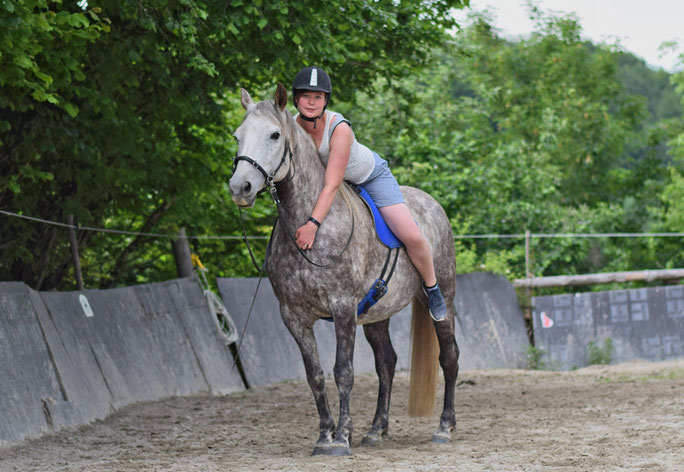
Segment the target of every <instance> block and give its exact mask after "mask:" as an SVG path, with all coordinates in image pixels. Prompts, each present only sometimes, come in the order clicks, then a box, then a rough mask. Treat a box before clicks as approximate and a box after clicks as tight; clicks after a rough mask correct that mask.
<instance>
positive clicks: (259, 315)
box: [218, 273, 529, 386]
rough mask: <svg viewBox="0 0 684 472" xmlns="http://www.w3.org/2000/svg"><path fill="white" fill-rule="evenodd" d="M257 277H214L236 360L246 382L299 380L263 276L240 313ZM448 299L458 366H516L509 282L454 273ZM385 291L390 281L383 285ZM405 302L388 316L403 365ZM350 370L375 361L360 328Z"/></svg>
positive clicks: (321, 339)
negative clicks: (236, 340) (238, 340)
mask: <svg viewBox="0 0 684 472" xmlns="http://www.w3.org/2000/svg"><path fill="white" fill-rule="evenodd" d="M257 284H258V279H256V278H245V279H218V287H219V291H220V292H221V296H222V298H223V301H224V303H225V304H226V307H227V308H228V311H229V312H230V314H231V316H232V317H233V319H234V320H235V322H236V324H237V325H238V330H239V331H240V332H241V333H242V331H243V330H244V329H245V326H246V331H245V336H244V339H243V341H242V346H241V347H240V353H239V355H240V360H241V361H242V364H243V366H244V368H245V375H246V378H247V382H248V384H249V385H250V386H254V385H265V384H270V383H274V382H280V381H283V380H290V379H303V378H305V373H304V366H303V363H302V360H301V355H300V353H299V348H298V347H297V344H296V343H295V342H294V339H292V336H291V335H290V333H289V332H288V330H287V328H286V327H285V325H284V323H283V322H282V320H281V318H280V311H279V310H280V308H279V304H278V300H277V299H276V297H275V295H274V294H273V289H272V288H271V284H270V282H269V281H268V279H263V280H262V281H261V285H260V287H259V292H258V296H257V298H256V301H255V304H254V308H253V310H252V315H251V319H250V320H249V322H247V314H248V312H249V307H250V305H251V303H252V298H253V297H254V294H255V292H256V289H257ZM456 287H457V295H456V300H455V302H454V304H455V308H456V311H457V313H458V317H457V322H456V327H455V332H456V340H457V342H458V344H459V347H460V349H461V359H460V364H461V366H462V368H465V369H477V368H495V367H511V368H514V367H524V366H525V350H526V349H527V347H528V345H529V344H528V340H527V333H526V328H525V323H524V321H523V316H522V313H521V311H520V308H519V307H518V302H517V297H516V294H515V290H514V288H513V286H512V285H511V284H510V283H509V282H508V281H507V280H506V279H505V278H504V277H501V276H496V275H493V274H491V273H475V274H465V275H460V276H458V278H457V280H456ZM390 290H391V286H390ZM410 326H411V307H410V305H409V306H408V307H406V308H404V309H403V310H402V311H401V312H399V313H398V314H396V315H394V316H393V317H392V319H391V320H390V337H391V339H392V345H393V346H394V350H395V351H396V353H397V356H398V362H397V367H398V368H399V369H407V368H408V367H409V350H410ZM314 333H315V335H316V342H317V344H318V348H319V349H318V352H319V357H320V359H321V365H322V367H323V370H324V371H325V372H326V373H327V374H332V369H333V365H334V361H335V359H334V356H335V346H336V341H335V331H334V326H333V324H332V323H330V322H326V321H322V320H319V321H317V322H316V324H315V325H314ZM354 370H355V372H357V373H364V372H374V371H375V364H374V360H373V353H372V350H371V348H370V345H369V344H368V342H367V341H366V339H365V337H364V335H363V330H362V329H359V330H357V333H356V347H355V352H354Z"/></svg>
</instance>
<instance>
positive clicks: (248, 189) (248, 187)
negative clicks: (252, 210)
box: [242, 182, 252, 195]
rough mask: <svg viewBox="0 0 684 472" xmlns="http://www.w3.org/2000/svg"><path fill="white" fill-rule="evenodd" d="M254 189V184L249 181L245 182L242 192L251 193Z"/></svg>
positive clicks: (244, 193)
mask: <svg viewBox="0 0 684 472" xmlns="http://www.w3.org/2000/svg"><path fill="white" fill-rule="evenodd" d="M251 191H252V184H251V183H249V182H245V184H244V185H243V186H242V194H243V195H249V193H250V192H251Z"/></svg>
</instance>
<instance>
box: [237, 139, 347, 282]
mask: <svg viewBox="0 0 684 472" xmlns="http://www.w3.org/2000/svg"><path fill="white" fill-rule="evenodd" d="M288 154H289V155H290V164H291V168H292V169H293V173H292V175H291V176H290V177H289V178H288V179H287V180H286V182H289V181H290V180H292V179H293V178H294V176H295V170H294V169H295V166H294V160H293V159H292V149H291V148H290V144H289V142H288V141H285V148H284V149H283V155H282V157H281V158H280V163H279V164H278V167H276V169H275V170H274V171H273V172H272V173H270V174H269V173H268V172H266V169H264V168H263V167H262V166H261V164H259V163H258V162H257V161H255V160H254V159H252V158H251V157H249V156H238V155H237V153H236V156H235V157H234V158H233V173H235V168H236V167H237V164H238V162H240V161H246V162H248V163H249V164H250V165H251V166H252V167H254V168H255V169H256V170H258V171H259V172H260V173H261V175H263V176H264V179H266V183H265V185H264V188H262V189H261V190H259V193H261V192H263V191H264V190H266V187H268V193H269V194H271V198H272V199H273V201H274V202H275V204H276V209H277V210H278V218H276V221H275V223H273V229H274V230H275V226H276V224H278V220H279V219H280V220H283V221H284V220H285V218H284V217H283V212H282V211H281V204H280V198H279V197H278V190H277V189H276V186H275V182H274V181H273V179H274V178H275V176H276V174H277V173H278V171H279V170H280V168H281V167H282V166H283V164H284V163H285V159H286V158H287V156H288ZM287 173H288V175H289V174H290V170H289V169H288V171H287ZM349 209H350V211H351V215H352V227H351V231H350V233H349V239H347V242H346V244H345V245H344V248H342V251H340V253H339V254H338V255H337V256H335V257H334V258H333V260H332V261H330V262H329V263H328V264H318V263H316V262H314V261H312V260H311V259H309V257H308V256H307V255H306V254H305V253H304V251H302V249H301V248H300V247H299V245H298V244H297V240H296V239H295V237H294V236H293V235H292V234H290V233H289V232H288V231H287V228H286V225H285V224H284V223H283V231H285V233H286V234H287V235H288V236H289V237H290V239H291V240H292V242H293V243H294V245H295V247H296V248H297V250H298V251H299V253H300V254H301V255H302V257H303V258H304V259H306V261H307V262H309V263H310V264H312V265H314V266H316V267H322V268H324V267H330V266H332V265H333V264H335V263H336V262H337V261H338V260H339V259H340V257H342V254H344V252H345V251H346V250H347V248H348V247H349V243H351V240H352V237H353V236H354V211H353V210H352V209H351V207H350V208H349ZM240 221H241V222H242V232H243V236H244V238H245V244H247V250H248V251H249V255H250V257H251V258H252V263H253V264H254V267H256V270H261V271H262V272H263V270H264V268H265V267H266V260H267V259H268V253H269V252H270V248H271V239H272V238H273V231H271V238H269V241H268V247H267V248H266V259H264V263H263V265H262V267H261V269H260V268H259V265H258V264H257V262H256V259H255V258H254V254H253V253H252V248H251V247H250V246H249V242H247V232H246V229H245V223H244V220H243V219H242V211H240Z"/></svg>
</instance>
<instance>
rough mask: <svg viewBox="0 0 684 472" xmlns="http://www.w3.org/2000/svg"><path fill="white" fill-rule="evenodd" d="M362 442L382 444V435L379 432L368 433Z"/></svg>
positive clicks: (375, 444)
mask: <svg viewBox="0 0 684 472" xmlns="http://www.w3.org/2000/svg"><path fill="white" fill-rule="evenodd" d="M361 444H363V445H364V446H377V445H378V444H382V436H380V435H379V434H367V435H366V436H364V438H363V439H362V440H361Z"/></svg>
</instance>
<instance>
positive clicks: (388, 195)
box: [359, 153, 404, 208]
mask: <svg viewBox="0 0 684 472" xmlns="http://www.w3.org/2000/svg"><path fill="white" fill-rule="evenodd" d="M373 156H375V167H374V168H373V172H371V175H370V176H369V177H368V178H367V179H366V181H365V182H362V183H361V184H359V186H361V187H363V188H364V189H365V190H366V192H368V193H369V194H370V196H371V198H372V199H373V201H374V202H375V205H376V206H377V207H378V208H381V207H386V206H390V205H395V204H397V203H404V196H403V195H402V194H401V189H400V188H399V184H398V183H397V179H395V178H394V176H393V175H392V171H391V170H390V169H389V166H388V165H387V161H386V160H384V159H383V158H382V157H380V156H378V155H377V154H376V153H373Z"/></svg>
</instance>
